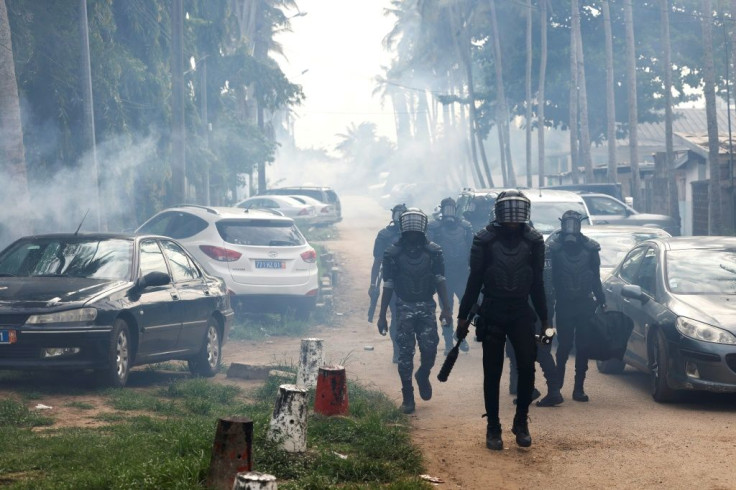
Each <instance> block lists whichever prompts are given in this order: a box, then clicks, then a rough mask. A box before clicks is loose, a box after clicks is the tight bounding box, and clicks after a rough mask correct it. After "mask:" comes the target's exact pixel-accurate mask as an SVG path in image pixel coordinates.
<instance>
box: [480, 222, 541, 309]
mask: <svg viewBox="0 0 736 490" xmlns="http://www.w3.org/2000/svg"><path fill="white" fill-rule="evenodd" d="M485 257H486V270H485V273H484V275H483V286H484V287H483V294H484V295H485V296H487V297H489V298H499V299H504V298H508V299H526V298H527V297H528V296H529V291H530V290H531V288H532V283H533V281H534V271H533V269H532V245H531V242H530V241H529V240H527V239H526V237H524V236H523V235H522V236H521V237H518V238H515V239H511V240H509V239H505V238H502V237H500V236H497V235H496V236H494V237H493V238H492V239H491V240H490V241H489V242H488V243H487V244H486V253H485Z"/></svg>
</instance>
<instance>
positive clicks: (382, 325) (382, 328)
mask: <svg viewBox="0 0 736 490" xmlns="http://www.w3.org/2000/svg"><path fill="white" fill-rule="evenodd" d="M376 326H377V327H378V333H380V334H381V335H383V336H384V337H385V336H386V332H388V322H387V321H386V317H385V316H382V317H380V318H379V319H378V321H377V322H376Z"/></svg>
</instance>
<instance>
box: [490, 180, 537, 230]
mask: <svg viewBox="0 0 736 490" xmlns="http://www.w3.org/2000/svg"><path fill="white" fill-rule="evenodd" d="M493 211H494V218H495V221H496V222H497V223H501V224H507V223H527V222H528V221H529V216H530V214H531V201H529V198H527V197H526V196H525V195H524V194H523V193H522V192H521V191H520V190H518V189H507V190H505V191H503V192H501V193H500V194H499V195H498V198H496V204H495V206H494V209H493Z"/></svg>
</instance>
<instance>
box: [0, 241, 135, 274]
mask: <svg viewBox="0 0 736 490" xmlns="http://www.w3.org/2000/svg"><path fill="white" fill-rule="evenodd" d="M132 257H133V242H132V241H129V240H121V239H99V238H85V237H67V238H58V237H40V238H29V239H25V240H22V241H20V242H17V243H15V244H14V245H12V246H11V247H9V248H7V249H6V250H5V251H3V253H2V255H0V276H44V277H82V278H90V279H112V280H129V278H130V275H131V274H130V271H131V264H132Z"/></svg>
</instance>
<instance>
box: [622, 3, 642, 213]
mask: <svg viewBox="0 0 736 490" xmlns="http://www.w3.org/2000/svg"><path fill="white" fill-rule="evenodd" d="M624 23H625V25H626V88H627V90H626V92H627V95H628V105H629V165H630V166H631V189H630V193H631V197H632V198H633V200H634V206H635V207H639V208H641V205H642V204H641V202H639V198H640V196H641V193H640V188H641V175H640V174H639V138H638V134H637V131H638V117H639V116H638V108H637V100H636V97H637V92H636V46H635V44H634V13H633V9H632V5H631V0H624Z"/></svg>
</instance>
